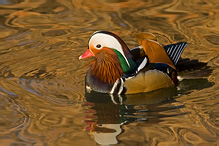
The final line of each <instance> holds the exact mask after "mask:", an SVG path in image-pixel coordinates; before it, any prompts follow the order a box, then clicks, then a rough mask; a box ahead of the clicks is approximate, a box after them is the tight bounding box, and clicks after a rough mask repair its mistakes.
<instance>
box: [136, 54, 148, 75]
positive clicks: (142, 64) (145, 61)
mask: <svg viewBox="0 0 219 146" xmlns="http://www.w3.org/2000/svg"><path fill="white" fill-rule="evenodd" d="M147 61H148V60H147V58H146V57H145V58H144V60H143V61H142V63H141V64H140V65H139V67H138V69H137V72H139V71H140V70H141V69H142V68H144V67H145V65H146V64H147Z"/></svg>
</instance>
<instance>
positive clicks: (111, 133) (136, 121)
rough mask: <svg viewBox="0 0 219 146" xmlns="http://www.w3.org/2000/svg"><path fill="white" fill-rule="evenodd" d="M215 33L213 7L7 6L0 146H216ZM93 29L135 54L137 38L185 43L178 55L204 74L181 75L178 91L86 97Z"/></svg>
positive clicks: (9, 0)
mask: <svg viewBox="0 0 219 146" xmlns="http://www.w3.org/2000/svg"><path fill="white" fill-rule="evenodd" d="M218 27H219V22H218V2H217V1H214V0H208V1H207V0H198V1H196V0H178V1H174V0H165V1H157V2H154V1H151V0H146V1H143V0H124V1H117V0H113V1H112V0H104V1H98V0H83V1H82V0H77V1H75V0H62V1H60V0H1V1H0V31H1V33H0V142H1V145H60V146H63V145H80V144H84V145H89V146H90V145H91V146H92V145H97V143H99V144H101V143H102V144H110V143H117V144H116V145H186V144H187V145H192V144H203V145H204V144H205V145H217V144H219V127H218V126H219V118H218V115H219V111H218V106H219V99H218V97H219V51H218V49H219V43H218V39H219V35H218V34H219V29H218ZM97 30H108V31H112V32H114V33H116V34H118V35H119V36H120V37H121V38H122V39H123V40H124V41H125V42H126V43H127V45H128V46H129V47H130V48H132V47H135V46H136V45H137V41H136V40H135V38H134V37H133V34H134V33H137V32H151V33H154V34H155V35H156V36H157V38H158V41H159V42H160V43H161V44H163V45H167V44H170V43H176V42H179V41H186V42H188V43H189V45H188V47H187V48H186V50H185V51H184V53H183V55H182V57H183V58H190V59H192V60H198V61H199V62H203V63H205V67H201V68H199V69H198V70H197V69H196V67H197V66H196V65H193V66H191V67H190V69H189V70H188V71H183V72H182V73H181V75H184V76H185V77H186V78H187V79H185V80H183V81H182V82H180V84H179V86H178V87H177V88H171V89H165V90H159V91H156V92H151V93H142V94H137V95H130V96H126V97H124V96H122V97H118V96H116V97H110V96H107V95H99V94H94V95H87V94H85V91H84V86H85V85H84V76H85V74H86V72H87V70H88V67H87V66H86V65H85V64H87V63H88V62H89V61H91V59H87V60H85V61H79V60H78V57H79V56H80V55H81V54H82V53H84V52H85V51H86V49H87V42H88V40H89V37H90V36H91V35H92V33H93V32H94V31H97ZM206 65H207V66H206ZM102 97H103V98H102Z"/></svg>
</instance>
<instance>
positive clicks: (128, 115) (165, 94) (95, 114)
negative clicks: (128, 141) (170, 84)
mask: <svg viewBox="0 0 219 146" xmlns="http://www.w3.org/2000/svg"><path fill="white" fill-rule="evenodd" d="M174 95H176V88H168V89H160V90H157V91H153V92H149V93H142V94H137V95H108V94H102V93H97V92H94V91H92V92H91V93H86V94H85V97H86V99H87V102H86V103H85V104H84V106H85V108H86V111H85V113H86V116H85V119H84V123H86V124H87V126H86V128H85V129H87V130H88V131H89V132H90V134H91V135H93V137H94V139H95V141H96V142H97V143H98V144H102V145H107V144H117V143H118V139H117V137H118V135H120V134H121V133H122V132H123V131H124V130H123V129H122V127H123V125H127V124H130V123H133V122H145V123H147V124H152V123H153V124H155V123H159V122H162V118H165V117H172V116H178V115H179V114H181V115H182V114H186V113H179V114H171V115H165V114H161V113H160V112H163V111H169V110H174V109H181V108H183V107H184V105H178V106H172V107H163V105H165V104H166V103H167V102H168V103H174V102H176V101H175V100H174V98H173V96H174Z"/></svg>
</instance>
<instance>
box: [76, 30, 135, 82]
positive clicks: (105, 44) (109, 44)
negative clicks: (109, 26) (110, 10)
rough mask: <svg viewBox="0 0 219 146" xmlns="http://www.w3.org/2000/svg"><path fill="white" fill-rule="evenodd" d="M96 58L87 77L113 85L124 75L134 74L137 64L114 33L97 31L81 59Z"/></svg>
mask: <svg viewBox="0 0 219 146" xmlns="http://www.w3.org/2000/svg"><path fill="white" fill-rule="evenodd" d="M92 56H94V57H95V60H94V62H93V63H92V65H91V68H90V70H89V71H88V74H87V76H89V74H91V76H92V75H93V76H95V77H96V78H97V79H98V80H101V81H103V82H108V83H111V84H113V83H114V82H115V81H116V80H117V79H118V78H121V77H122V76H123V75H124V74H127V73H131V72H134V71H135V69H136V64H135V62H134V61H133V60H132V55H131V53H130V51H129V49H128V47H127V45H126V44H125V43H124V41H123V40H122V39H121V38H120V37H118V36H117V35H115V34H114V33H112V32H108V31H97V32H95V33H94V34H93V35H92V36H91V38H90V40H89V43H88V50H87V51H86V52H85V53H84V54H83V55H81V56H80V57H79V59H84V58H88V57H92Z"/></svg>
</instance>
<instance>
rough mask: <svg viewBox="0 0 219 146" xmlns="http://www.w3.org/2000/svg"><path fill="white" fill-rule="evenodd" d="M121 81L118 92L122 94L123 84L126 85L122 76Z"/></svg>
mask: <svg viewBox="0 0 219 146" xmlns="http://www.w3.org/2000/svg"><path fill="white" fill-rule="evenodd" d="M120 81H121V85H120V88H119V92H118V94H121V93H122V91H123V85H124V81H123V79H122V78H120Z"/></svg>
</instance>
